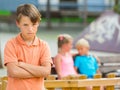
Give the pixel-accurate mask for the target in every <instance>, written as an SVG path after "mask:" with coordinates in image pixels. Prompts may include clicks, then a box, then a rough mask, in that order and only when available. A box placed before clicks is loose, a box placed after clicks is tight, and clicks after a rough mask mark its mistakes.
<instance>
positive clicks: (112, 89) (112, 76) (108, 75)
mask: <svg viewBox="0 0 120 90" xmlns="http://www.w3.org/2000/svg"><path fill="white" fill-rule="evenodd" d="M107 78H115V74H114V73H109V74H107ZM114 88H115V87H114V86H106V90H114Z"/></svg>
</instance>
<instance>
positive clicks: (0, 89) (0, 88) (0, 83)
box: [0, 82, 2, 90]
mask: <svg viewBox="0 0 120 90" xmlns="http://www.w3.org/2000/svg"><path fill="white" fill-rule="evenodd" d="M0 90H2V82H0Z"/></svg>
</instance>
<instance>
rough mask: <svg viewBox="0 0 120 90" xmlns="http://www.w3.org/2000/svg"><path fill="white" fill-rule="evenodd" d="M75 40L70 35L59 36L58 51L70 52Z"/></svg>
mask: <svg viewBox="0 0 120 90" xmlns="http://www.w3.org/2000/svg"><path fill="white" fill-rule="evenodd" d="M72 40H73V38H72V37H71V36H70V35H68V34H61V35H59V36H58V49H59V50H61V49H64V50H65V51H70V49H71V48H72Z"/></svg>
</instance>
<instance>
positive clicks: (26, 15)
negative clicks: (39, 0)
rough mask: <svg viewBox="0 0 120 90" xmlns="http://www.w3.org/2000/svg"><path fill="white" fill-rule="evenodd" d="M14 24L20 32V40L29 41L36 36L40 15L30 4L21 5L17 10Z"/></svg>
mask: <svg viewBox="0 0 120 90" xmlns="http://www.w3.org/2000/svg"><path fill="white" fill-rule="evenodd" d="M16 15H17V17H16V24H17V26H18V28H19V29H20V31H21V35H22V38H23V39H24V40H26V41H28V40H29V41H31V40H33V39H34V37H35V36H36V33H37V30H38V27H39V22H40V20H41V15H40V13H39V11H38V10H37V8H36V7H35V6H34V5H32V4H23V5H20V6H19V7H18V8H17V11H16Z"/></svg>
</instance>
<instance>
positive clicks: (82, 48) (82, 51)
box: [77, 46, 89, 55]
mask: <svg viewBox="0 0 120 90" xmlns="http://www.w3.org/2000/svg"><path fill="white" fill-rule="evenodd" d="M77 50H78V53H79V55H87V54H88V51H89V48H88V47H86V46H80V47H79V48H77Z"/></svg>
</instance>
